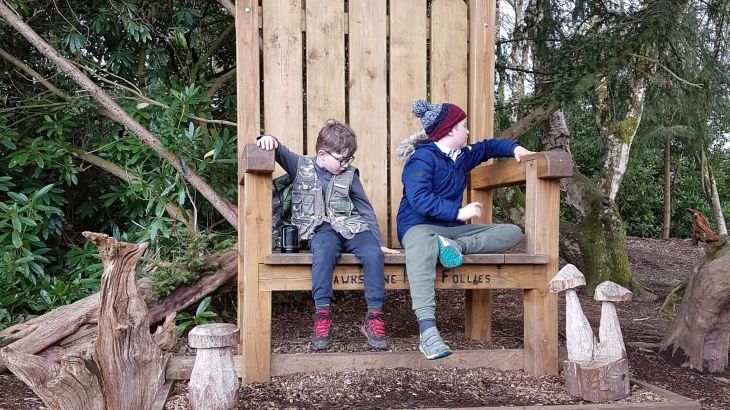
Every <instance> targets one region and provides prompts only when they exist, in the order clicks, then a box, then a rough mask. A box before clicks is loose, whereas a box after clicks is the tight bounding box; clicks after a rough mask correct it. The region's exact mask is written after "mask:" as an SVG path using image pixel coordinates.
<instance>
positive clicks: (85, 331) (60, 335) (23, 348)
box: [0, 251, 237, 373]
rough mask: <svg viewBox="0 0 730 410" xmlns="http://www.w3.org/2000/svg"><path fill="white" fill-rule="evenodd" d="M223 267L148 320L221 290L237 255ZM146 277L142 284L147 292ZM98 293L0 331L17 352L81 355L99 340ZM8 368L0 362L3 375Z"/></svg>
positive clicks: (223, 258)
mask: <svg viewBox="0 0 730 410" xmlns="http://www.w3.org/2000/svg"><path fill="white" fill-rule="evenodd" d="M216 263H217V264H218V266H220V268H219V269H218V271H216V272H215V273H213V274H212V275H208V276H204V277H202V278H201V279H200V280H198V282H196V283H194V284H190V285H184V286H181V287H178V288H177V289H176V290H175V291H174V292H173V293H171V294H170V295H168V296H167V297H166V298H164V299H162V300H160V301H158V302H157V303H156V304H155V305H153V306H152V307H151V308H150V309H149V314H148V317H149V321H150V323H151V324H155V323H157V322H159V321H161V320H162V319H164V318H165V317H166V316H167V315H168V314H170V313H177V312H180V311H182V310H184V309H186V308H188V307H190V306H192V305H193V304H194V303H196V302H198V301H199V300H201V299H203V298H204V297H205V296H207V295H208V294H210V293H212V292H213V291H215V290H216V289H218V288H220V287H221V286H222V285H223V284H225V283H226V282H228V281H229V280H231V279H232V278H234V277H235V276H236V272H237V267H236V252H235V251H229V252H226V253H224V254H222V255H220V256H219V257H218V258H217V261H216ZM146 282H147V278H143V279H142V280H140V282H139V286H140V288H142V289H144V288H145V284H146ZM98 308H99V294H98V293H96V294H93V295H90V296H87V297H86V298H84V299H81V300H78V301H76V302H74V303H72V304H70V305H66V306H61V307H58V308H56V309H53V310H51V311H50V312H47V313H45V314H43V315H41V316H38V317H36V318H33V319H31V320H28V321H26V322H24V323H19V324H17V325H15V326H11V327H9V328H7V329H4V330H2V331H0V338H2V339H3V343H5V345H6V346H8V347H10V348H12V349H13V350H15V351H18V352H23V353H27V354H37V355H40V356H43V357H45V358H47V359H49V360H52V361H54V362H57V363H58V362H60V361H61V359H62V357H63V356H64V355H68V354H81V353H82V352H83V351H85V349H86V347H87V345H88V344H90V343H93V342H94V340H95V338H96V323H97V318H98V312H97V310H98ZM5 369H6V366H5V364H4V362H3V360H2V359H0V373H2V372H4V371H5Z"/></svg>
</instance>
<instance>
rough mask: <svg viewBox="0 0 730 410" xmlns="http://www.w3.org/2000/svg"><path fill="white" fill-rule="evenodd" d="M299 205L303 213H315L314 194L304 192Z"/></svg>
mask: <svg viewBox="0 0 730 410" xmlns="http://www.w3.org/2000/svg"><path fill="white" fill-rule="evenodd" d="M299 207H300V208H299V209H300V213H301V214H302V215H314V195H313V194H302V197H301V203H300V204H299Z"/></svg>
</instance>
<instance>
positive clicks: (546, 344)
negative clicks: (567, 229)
mask: <svg viewBox="0 0 730 410" xmlns="http://www.w3.org/2000/svg"><path fill="white" fill-rule="evenodd" d="M525 172H526V190H527V195H526V198H525V235H526V239H525V241H526V244H525V245H526V246H525V248H526V249H525V251H526V252H527V253H542V254H545V255H548V257H549V258H550V262H548V264H547V265H545V272H546V275H545V286H544V287H543V288H542V289H529V290H525V292H524V296H523V303H524V306H525V319H524V321H525V322H524V326H525V334H524V339H525V347H524V349H525V355H524V360H525V370H527V371H528V372H530V373H532V374H533V375H535V376H540V375H543V374H557V373H558V300H557V295H555V294H552V293H550V292H549V291H548V282H549V281H550V279H551V278H552V276H553V275H554V274H555V273H556V272H558V228H559V222H560V180H559V179H539V178H538V177H537V174H538V167H537V161H535V160H531V161H529V162H528V163H527V164H526V170H525Z"/></svg>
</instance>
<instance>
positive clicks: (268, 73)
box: [262, 0, 304, 177]
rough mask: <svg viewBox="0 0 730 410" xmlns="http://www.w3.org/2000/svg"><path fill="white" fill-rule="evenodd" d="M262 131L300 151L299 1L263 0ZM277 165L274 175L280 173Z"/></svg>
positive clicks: (301, 72)
mask: <svg viewBox="0 0 730 410" xmlns="http://www.w3.org/2000/svg"><path fill="white" fill-rule="evenodd" d="M262 6H263V7H262V12H263V40H264V41H263V49H264V66H263V75H264V131H265V132H266V133H268V134H273V135H275V136H276V137H277V138H279V139H280V140H281V141H282V142H283V143H284V144H285V145H286V146H287V147H288V148H289V149H291V150H292V151H294V152H299V153H301V152H304V135H302V134H303V129H304V124H303V122H304V119H303V116H304V114H303V111H304V107H303V104H304V103H303V100H302V98H303V96H302V89H303V81H304V79H303V77H304V73H303V71H302V3H301V0H263V2H262ZM283 173H284V171H283V170H282V169H281V168H279V167H277V169H276V172H275V174H274V176H275V177H276V176H279V175H283Z"/></svg>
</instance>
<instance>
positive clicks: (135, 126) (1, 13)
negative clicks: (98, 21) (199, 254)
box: [0, 2, 238, 227]
mask: <svg viewBox="0 0 730 410" xmlns="http://www.w3.org/2000/svg"><path fill="white" fill-rule="evenodd" d="M0 17H2V18H3V19H4V20H5V21H7V23H8V24H9V25H10V26H11V27H13V28H14V29H15V30H17V31H18V32H19V33H20V34H21V35H22V36H23V37H25V38H26V39H27V40H28V41H29V42H30V43H31V44H32V45H33V46H35V47H36V48H37V49H38V51H40V52H41V54H43V55H44V56H46V57H47V58H48V59H50V60H51V61H53V62H54V63H55V64H56V65H58V68H59V69H60V70H61V71H63V72H64V73H66V75H68V76H69V77H70V78H71V79H72V80H74V81H75V82H76V83H77V84H79V85H80V86H81V87H82V88H83V89H85V90H86V91H88V92H89V94H90V95H91V97H92V98H94V99H95V100H96V101H97V102H98V103H99V104H101V105H102V106H103V107H104V108H106V109H107V110H109V111H110V113H111V114H110V118H112V119H114V120H115V121H116V122H118V123H119V124H121V125H123V126H124V127H126V128H127V129H128V130H130V131H131V132H133V133H134V134H136V135H137V136H138V137H139V139H140V140H141V141H142V142H144V143H145V144H146V145H147V146H149V147H150V148H152V150H154V151H155V152H156V153H157V154H158V155H159V156H160V157H161V158H163V159H164V160H165V161H166V162H167V163H169V164H170V165H171V166H172V167H173V168H175V170H177V172H179V173H180V175H181V176H182V177H183V178H185V180H187V181H188V182H190V184H191V185H192V186H193V187H195V189H196V190H197V191H198V192H200V193H201V194H202V195H203V197H205V199H207V200H208V201H209V202H210V204H211V205H212V206H213V207H214V208H215V209H216V210H217V211H218V212H220V214H221V215H223V217H224V218H225V219H226V220H227V221H228V222H229V223H230V224H231V225H232V226H234V227H237V225H238V216H237V214H238V210H237V208H236V207H235V206H234V205H233V204H232V203H231V202H230V201H228V200H227V199H226V198H224V197H222V196H221V195H220V194H218V193H217V192H216V191H215V190H213V189H212V188H211V187H210V186H209V185H208V184H207V183H206V182H205V180H203V178H202V177H201V176H200V175H198V173H196V172H195V171H194V170H193V169H192V168H191V167H190V166H188V165H187V163H189V161H187V160H185V159H184V158H180V157H178V156H177V155H175V154H173V153H172V152H170V151H168V150H167V149H165V148H164V147H163V145H162V143H161V142H160V140H158V139H157V137H155V136H154V135H153V134H152V133H151V132H150V131H148V130H147V129H146V128H144V127H143V126H142V125H140V124H139V123H138V122H137V121H135V120H134V119H133V118H132V117H131V116H130V115H129V114H127V113H126V112H125V111H124V110H123V109H122V107H120V106H119V105H118V104H117V103H116V102H115V101H114V100H113V99H112V98H111V97H110V96H109V95H108V94H107V93H105V92H104V90H102V89H101V88H100V87H99V86H97V85H96V84H95V83H94V82H93V81H91V80H90V79H89V78H88V77H87V76H85V75H84V73H82V72H81V70H79V69H78V68H76V66H74V65H73V64H72V63H71V62H70V61H68V60H67V59H65V58H64V57H63V56H61V54H59V53H58V51H57V50H56V49H54V48H53V47H51V46H50V45H49V44H48V43H46V42H45V41H44V40H43V39H42V38H41V37H40V36H39V35H38V33H36V32H35V31H33V29H32V28H30V26H28V25H27V24H26V23H25V22H24V21H22V20H21V19H20V18H19V17H18V15H17V14H15V13H14V12H13V11H12V10H11V9H10V8H9V7H8V6H7V5H6V4H5V2H0Z"/></svg>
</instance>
